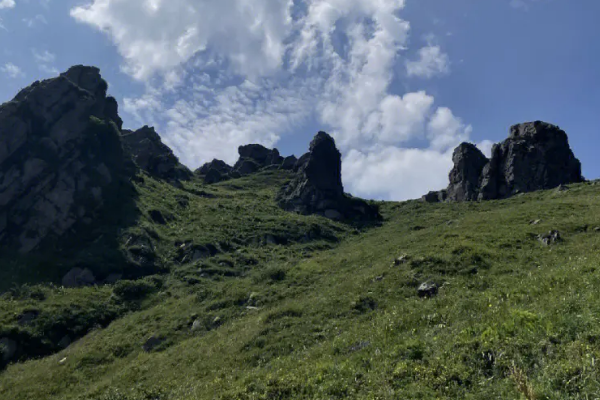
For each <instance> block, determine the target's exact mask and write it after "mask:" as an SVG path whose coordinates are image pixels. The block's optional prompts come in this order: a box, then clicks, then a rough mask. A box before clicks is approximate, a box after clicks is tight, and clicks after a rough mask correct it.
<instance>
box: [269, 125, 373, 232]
mask: <svg viewBox="0 0 600 400" xmlns="http://www.w3.org/2000/svg"><path fill="white" fill-rule="evenodd" d="M301 160H302V164H301V165H298V163H297V166H298V171H297V172H296V177H295V178H294V179H293V180H292V181H291V182H290V183H289V184H288V185H287V186H286V187H284V188H283V189H282V191H281V193H280V194H279V197H278V202H279V205H280V206H281V207H282V208H283V209H285V210H287V211H293V212H298V213H301V214H319V215H323V216H325V217H327V218H331V219H339V220H341V219H348V220H363V221H369V220H377V219H379V218H380V216H379V212H378V210H377V209H376V208H375V207H373V206H370V205H369V204H367V203H366V202H365V201H363V200H360V199H356V198H352V197H349V196H347V195H345V194H344V187H343V185H342V174H341V173H342V156H341V154H340V152H339V150H338V149H337V147H336V145H335V141H334V140H333V138H332V137H331V136H329V135H328V134H327V133H325V132H319V133H318V134H317V135H316V136H315V138H314V139H313V141H312V142H311V144H310V152H309V153H308V155H306V156H303V157H302V158H301Z"/></svg>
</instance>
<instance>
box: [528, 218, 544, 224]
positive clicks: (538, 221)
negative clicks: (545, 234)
mask: <svg viewBox="0 0 600 400" xmlns="http://www.w3.org/2000/svg"><path fill="white" fill-rule="evenodd" d="M540 222H542V220H541V219H536V220H533V221H530V222H529V225H539V223H540Z"/></svg>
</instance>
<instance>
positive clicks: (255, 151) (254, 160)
mask: <svg viewBox="0 0 600 400" xmlns="http://www.w3.org/2000/svg"><path fill="white" fill-rule="evenodd" d="M238 153H239V154H240V158H239V160H238V161H237V162H236V163H235V165H234V166H233V171H234V172H236V173H238V174H240V175H241V176H245V175H249V174H252V173H254V172H257V171H259V170H261V169H262V168H266V167H270V166H272V165H281V164H282V163H283V157H281V155H279V150H277V149H267V148H266V147H264V146H262V145H260V144H248V145H246V146H240V147H239V149H238Z"/></svg>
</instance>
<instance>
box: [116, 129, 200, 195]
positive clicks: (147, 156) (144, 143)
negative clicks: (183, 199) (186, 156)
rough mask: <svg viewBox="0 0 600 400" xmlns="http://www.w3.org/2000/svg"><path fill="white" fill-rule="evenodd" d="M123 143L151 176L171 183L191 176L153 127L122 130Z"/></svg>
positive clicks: (138, 163)
mask: <svg viewBox="0 0 600 400" xmlns="http://www.w3.org/2000/svg"><path fill="white" fill-rule="evenodd" d="M122 138H123V143H124V144H125V148H126V150H127V151H128V152H129V153H130V154H131V157H132V158H133V160H134V161H135V163H136V164H137V165H138V166H139V167H140V168H141V169H143V170H144V171H146V172H147V173H148V174H150V175H151V176H153V177H155V178H158V179H164V180H166V181H168V182H171V183H178V182H179V181H186V180H189V179H191V178H192V176H193V174H192V172H191V171H190V170H189V169H188V168H187V167H185V166H184V165H182V164H181V163H180V162H179V159H178V158H177V156H175V154H173V151H172V150H171V149H170V148H169V147H168V146H166V145H165V144H163V142H162V140H161V139H160V136H159V135H158V133H156V131H155V130H154V128H153V127H148V126H144V127H143V128H141V129H138V130H137V131H129V130H124V131H123V136H122Z"/></svg>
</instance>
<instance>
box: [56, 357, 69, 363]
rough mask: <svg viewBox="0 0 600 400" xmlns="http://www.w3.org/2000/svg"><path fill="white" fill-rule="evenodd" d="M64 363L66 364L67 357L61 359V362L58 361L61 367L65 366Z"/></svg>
mask: <svg viewBox="0 0 600 400" xmlns="http://www.w3.org/2000/svg"><path fill="white" fill-rule="evenodd" d="M66 362H67V357H65V358H63V359H62V360H60V361H59V362H58V363H59V364H60V365H63V364H65V363H66Z"/></svg>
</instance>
